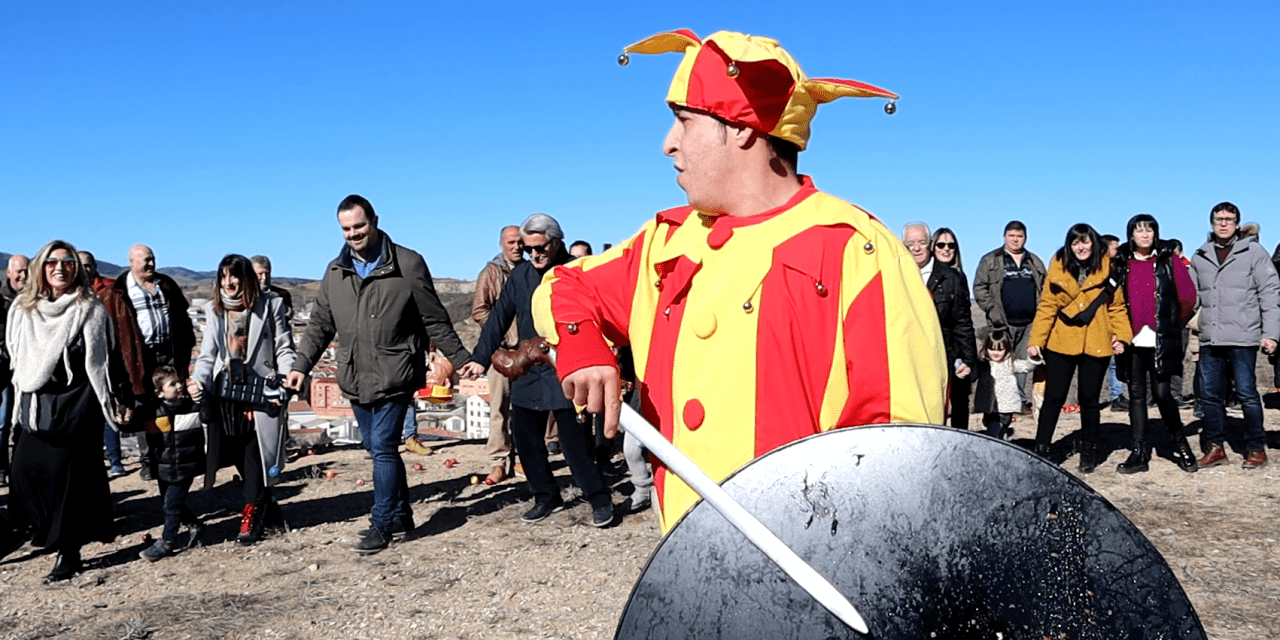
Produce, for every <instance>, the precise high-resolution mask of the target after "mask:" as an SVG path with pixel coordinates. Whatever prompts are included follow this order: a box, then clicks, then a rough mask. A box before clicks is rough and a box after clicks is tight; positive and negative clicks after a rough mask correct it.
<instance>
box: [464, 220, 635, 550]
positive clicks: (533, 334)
mask: <svg viewBox="0 0 1280 640" xmlns="http://www.w3.org/2000/svg"><path fill="white" fill-rule="evenodd" d="M520 235H521V240H522V242H523V244H524V248H525V251H528V252H529V259H528V260H527V261H525V262H523V263H521V264H519V265H516V268H515V269H512V270H511V278H510V279H508V280H507V284H506V285H505V286H504V287H503V289H502V295H500V296H498V300H497V301H496V302H495V303H494V305H493V309H492V311H491V313H490V315H489V319H488V321H486V322H485V325H484V330H483V331H482V332H481V333H480V341H479V342H477V343H476V348H475V351H474V352H472V354H471V362H468V363H467V364H466V365H465V366H463V367H462V369H460V370H459V374H460V375H462V376H463V377H464V378H468V379H471V380H474V379H476V378H477V377H479V376H481V375H483V374H484V372H485V370H486V369H488V368H489V365H490V364H491V362H490V360H491V358H492V356H493V352H494V351H496V350H497V349H498V347H499V346H500V344H501V340H502V338H503V335H504V334H505V333H506V330H507V327H509V326H510V325H511V322H512V321H513V320H514V321H515V323H516V328H517V330H518V331H519V334H520V339H521V340H529V339H532V338H537V337H538V332H537V330H536V329H535V328H534V324H533V309H532V303H533V292H534V290H535V289H537V288H538V284H539V283H541V282H542V276H543V275H544V274H546V273H547V271H550V270H551V268H552V267H557V266H560V265H563V264H567V263H568V262H569V261H570V260H572V256H570V255H569V252H568V251H566V250H565V247H564V232H563V231H561V229H560V224H559V223H558V222H556V220H555V218H552V217H551V216H549V215H546V214H545V213H535V214H533V215H531V216H529V218H528V219H527V220H525V221H524V223H523V224H521V225H520ZM548 414H551V415H554V417H555V420H556V425H557V426H558V427H559V430H560V447H561V450H562V451H563V452H564V459H565V462H568V463H569V470H570V471H571V472H572V473H573V481H574V483H575V484H577V485H578V488H580V489H582V493H583V495H584V496H585V497H586V499H587V502H589V503H590V504H591V524H592V525H593V526H596V527H604V526H607V525H609V524H610V523H612V522H613V498H612V495H611V494H610V492H609V486H608V485H606V484H605V483H604V479H603V478H602V477H601V476H600V469H599V467H598V466H597V465H596V462H595V458H593V457H592V453H591V450H590V448H589V447H588V444H587V443H588V438H587V436H586V433H585V431H584V429H586V428H587V425H589V424H590V423H589V422H579V421H578V414H577V412H576V411H574V406H573V403H572V402H570V401H569V399H568V398H566V397H565V394H564V392H563V390H562V389H561V388H560V380H559V378H557V377H556V370H555V369H554V368H552V367H551V365H547V364H540V365H537V366H535V367H533V368H532V369H531V370H530V371H529V374H528V375H525V376H521V377H519V378H516V379H515V380H512V381H511V435H512V437H513V438H514V439H515V441H516V455H518V456H520V464H521V465H523V466H524V473H525V477H526V478H527V479H528V481H529V490H530V491H531V492H532V493H533V506H532V507H531V508H530V509H529V510H528V511H526V512H525V514H524V515H523V516H522V517H521V520H523V521H525V522H530V523H532V522H538V521H540V520H543V519H544V518H546V517H547V516H549V515H551V514H552V513H555V512H556V511H559V510H561V509H563V508H564V500H563V499H562V498H561V497H560V488H559V486H558V485H557V484H556V480H555V477H554V476H553V475H552V473H551V465H550V463H549V462H548V460H547V446H546V443H545V442H544V441H543V436H544V435H545V433H546V429H545V427H546V424H547V416H548Z"/></svg>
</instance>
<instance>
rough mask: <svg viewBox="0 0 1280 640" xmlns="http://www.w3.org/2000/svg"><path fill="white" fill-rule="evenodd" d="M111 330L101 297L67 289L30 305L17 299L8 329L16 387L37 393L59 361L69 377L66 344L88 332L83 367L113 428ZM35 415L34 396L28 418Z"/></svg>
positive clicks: (10, 315)
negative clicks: (109, 365) (25, 307)
mask: <svg viewBox="0 0 1280 640" xmlns="http://www.w3.org/2000/svg"><path fill="white" fill-rule="evenodd" d="M110 331H111V325H110V323H109V322H108V321H107V315H106V312H105V311H104V310H103V308H102V303H101V302H98V299H97V298H93V297H83V296H80V295H77V294H74V293H71V294H63V295H62V297H60V298H58V299H57V300H40V301H39V302H37V303H36V306H35V308H34V309H32V310H31V311H26V310H23V309H22V308H21V306H20V305H19V304H16V303H15V304H14V305H13V307H12V308H10V309H9V326H8V327H7V331H6V335H5V341H6V342H7V343H8V346H9V353H10V356H11V361H12V363H13V385H14V388H15V389H16V390H17V391H18V393H30V394H34V393H35V392H36V391H39V390H40V388H41V387H43V386H44V385H45V384H47V383H48V382H49V380H50V379H51V378H52V377H53V371H54V367H56V366H58V363H62V365H63V367H65V368H66V371H67V374H68V380H70V377H71V375H70V374H71V371H72V367H71V364H70V361H69V360H68V357H69V356H68V353H67V347H69V346H70V345H71V343H73V342H75V337H76V334H77V333H79V334H80V335H81V336H83V338H84V349H85V363H84V365H85V367H84V368H85V372H86V373H87V374H88V377H89V384H90V385H91V386H92V387H93V391H94V393H95V394H97V396H98V402H99V404H100V405H101V407H102V415H103V416H104V417H105V418H106V419H107V422H108V424H110V425H111V426H112V427H113V428H115V427H116V424H115V416H114V415H113V411H112V410H111V384H110V382H109V381H108V379H107V358H108V357H109V352H110V351H109V350H110V347H111V345H110V343H111V335H110ZM33 399H34V398H33ZM15 405H16V403H15ZM37 415H38V414H37V406H36V403H35V402H32V403H31V414H30V422H29V423H28V424H35V418H36V416H37Z"/></svg>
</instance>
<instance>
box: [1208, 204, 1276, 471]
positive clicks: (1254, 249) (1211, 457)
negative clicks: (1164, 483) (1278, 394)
mask: <svg viewBox="0 0 1280 640" xmlns="http://www.w3.org/2000/svg"><path fill="white" fill-rule="evenodd" d="M1209 222H1210V224H1211V225H1213V233H1212V235H1211V236H1210V239H1209V241H1208V242H1206V243H1205V244H1204V246H1202V247H1200V248H1199V249H1198V250H1196V252H1195V254H1194V255H1192V257H1191V279H1192V280H1193V281H1194V282H1195V283H1196V293H1197V294H1198V295H1199V299H1200V321H1199V322H1200V364H1199V367H1200V376H1201V384H1202V385H1203V387H1204V398H1203V399H1202V407H1203V409H1204V420H1203V422H1202V428H1201V431H1200V448H1201V449H1202V450H1203V451H1204V454H1205V455H1204V457H1203V458H1200V460H1199V465H1200V467H1201V468H1204V467H1216V466H1218V465H1220V464H1225V463H1226V462H1227V453H1226V449H1225V447H1224V446H1223V443H1224V442H1225V441H1226V435H1225V433H1224V427H1225V423H1226V412H1225V410H1224V406H1225V400H1226V390H1227V383H1228V381H1229V380H1233V381H1234V382H1235V387H1236V393H1237V394H1238V395H1239V397H1240V404H1241V406H1242V407H1243V409H1244V426H1245V433H1244V446H1245V459H1244V465H1243V466H1244V468H1245V469H1259V468H1261V467H1264V466H1266V464H1267V433H1266V431H1265V430H1264V429H1263V425H1262V400H1261V398H1260V397H1259V396H1258V384H1257V379H1256V375H1255V371H1254V366H1255V365H1256V364H1257V360H1258V347H1259V346H1261V347H1262V350H1263V351H1265V352H1266V353H1273V352H1274V351H1275V350H1276V339H1277V338H1280V276H1277V275H1276V270H1275V267H1273V266H1272V265H1271V255H1270V254H1269V253H1267V250H1266V249H1263V248H1262V246H1261V245H1259V244H1258V236H1257V226H1256V225H1245V226H1244V227H1241V226H1240V209H1238V208H1237V207H1236V206H1235V205H1234V204H1231V203H1230V202H1222V203H1219V204H1218V205H1216V206H1214V207H1213V209H1212V211H1210V213H1209Z"/></svg>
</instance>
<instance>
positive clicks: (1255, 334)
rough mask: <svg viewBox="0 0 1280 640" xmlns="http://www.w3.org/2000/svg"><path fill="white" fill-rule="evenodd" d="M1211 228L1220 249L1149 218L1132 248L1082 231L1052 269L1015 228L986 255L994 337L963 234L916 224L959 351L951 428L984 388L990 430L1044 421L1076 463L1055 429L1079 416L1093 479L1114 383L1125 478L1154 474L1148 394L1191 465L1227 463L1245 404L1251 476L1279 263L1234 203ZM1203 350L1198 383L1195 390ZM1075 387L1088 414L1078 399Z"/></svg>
mask: <svg viewBox="0 0 1280 640" xmlns="http://www.w3.org/2000/svg"><path fill="white" fill-rule="evenodd" d="M1209 222H1210V229H1211V231H1210V233H1209V237H1208V239H1207V241H1206V242H1205V243H1204V245H1203V246H1201V247H1199V248H1198V249H1197V250H1196V251H1194V252H1193V253H1192V254H1191V255H1190V256H1184V255H1183V251H1182V244H1181V242H1179V241H1178V240H1176V239H1163V238H1161V237H1160V223H1159V221H1158V220H1156V218H1155V217H1153V216H1151V215H1148V214H1138V215H1136V216H1133V218H1131V219H1130V220H1129V222H1128V224H1127V225H1126V229H1125V235H1124V238H1123V239H1121V238H1118V237H1115V236H1104V235H1100V234H1099V233H1098V232H1097V230H1095V229H1094V228H1093V227H1092V226H1090V225H1088V224H1084V223H1080V224H1075V225H1073V226H1071V227H1070V228H1069V229H1068V230H1067V234H1066V238H1065V239H1064V241H1063V244H1062V246H1061V248H1060V249H1058V250H1057V251H1056V252H1054V254H1053V256H1052V258H1051V260H1050V262H1049V265H1048V268H1046V267H1045V264H1044V262H1043V261H1042V260H1041V259H1040V258H1039V257H1038V256H1036V255H1035V254H1034V253H1032V252H1030V251H1029V250H1027V249H1026V248H1025V244H1026V234H1027V229H1026V226H1025V225H1024V224H1023V223H1021V222H1019V221H1017V220H1014V221H1010V222H1009V223H1008V224H1007V225H1006V226H1005V229H1004V243H1003V245H1002V246H1001V247H999V248H997V249H995V250H993V251H991V252H989V253H987V254H986V255H984V256H983V257H982V259H981V261H980V262H979V264H978V268H977V271H976V274H975V277H974V283H973V298H974V300H975V301H976V302H977V304H978V307H979V309H981V311H982V312H983V313H984V314H985V315H986V318H985V319H986V330H985V335H984V336H981V339H979V336H977V335H975V331H974V324H973V319H972V317H971V306H970V301H969V300H970V299H969V294H968V287H967V286H966V284H965V275H964V273H963V268H962V267H961V263H960V247H959V242H958V240H957V239H956V236H955V233H954V232H952V231H951V230H950V229H945V228H944V229H939V230H938V231H937V232H935V233H933V234H932V235H930V233H929V228H928V226H927V225H925V224H924V223H921V222H914V223H910V224H908V225H906V226H905V227H904V228H903V230H902V241H903V243H904V244H905V245H906V247H907V249H908V250H909V251H910V252H911V255H912V257H914V258H915V260H916V264H917V265H919V266H920V272H921V276H922V278H923V279H924V281H925V283H926V286H927V287H928V289H929V291H930V293H931V294H932V295H933V300H934V304H935V306H936V308H937V312H938V319H939V324H940V325H941V328H942V335H943V339H944V342H945V344H946V352H947V361H948V372H949V374H950V387H949V401H950V411H951V425H952V426H955V427H958V428H968V416H969V402H970V389H971V388H976V390H977V392H976V394H975V395H974V397H973V408H974V410H975V411H978V412H981V413H982V414H983V425H984V427H985V430H986V432H987V433H988V434H989V435H992V436H996V437H1006V438H1007V437H1009V436H1010V435H1011V434H1012V429H1011V428H1010V424H1011V422H1012V421H1013V420H1014V419H1015V416H1017V415H1026V416H1031V415H1035V414H1038V415H1037V425H1036V435H1035V441H1034V447H1035V450H1036V451H1037V453H1040V454H1042V455H1044V456H1045V457H1056V458H1065V456H1064V455H1063V452H1061V451H1054V450H1053V447H1052V445H1053V443H1054V441H1053V438H1054V431H1055V428H1056V426H1057V423H1058V419H1059V416H1060V415H1061V413H1062V412H1063V411H1078V412H1079V413H1080V420H1081V429H1080V432H1079V434H1078V436H1077V437H1076V438H1075V439H1074V441H1073V442H1072V443H1071V444H1072V448H1073V449H1074V450H1075V452H1076V453H1078V454H1079V461H1078V463H1079V465H1078V469H1079V471H1080V472H1082V473H1090V472H1092V471H1094V470H1095V469H1096V468H1097V466H1098V464H1100V462H1101V459H1102V458H1105V455H1100V452H1099V450H1098V438H1099V434H1098V429H1099V423H1100V419H1101V416H1100V413H1101V408H1102V406H1103V403H1102V401H1101V391H1102V385H1103V383H1104V381H1107V380H1108V378H1109V376H1115V377H1116V378H1117V379H1116V380H1115V382H1114V383H1113V384H1112V385H1111V396H1112V400H1111V407H1112V409H1113V410H1126V411H1127V412H1128V414H1129V424H1130V427H1131V437H1130V440H1129V449H1130V451H1129V455H1128V457H1127V458H1126V459H1125V460H1124V461H1123V462H1121V463H1120V464H1119V465H1118V466H1117V471H1119V472H1120V473H1125V474H1130V473H1140V472H1144V471H1148V470H1149V468H1150V461H1151V456H1152V441H1153V439H1154V438H1153V435H1152V433H1151V432H1150V430H1149V429H1148V417H1149V416H1148V406H1149V405H1148V399H1149V400H1150V405H1151V406H1154V407H1156V408H1157V409H1158V410H1159V414H1160V418H1161V422H1162V424H1163V427H1164V429H1165V430H1166V432H1167V435H1168V437H1169V440H1170V443H1171V449H1170V455H1169V457H1170V459H1172V460H1173V461H1174V462H1175V463H1176V464H1177V465H1178V466H1179V467H1180V468H1182V470H1184V471H1187V472H1194V471H1196V470H1197V469H1200V468H1205V467H1213V466H1218V465H1221V464H1225V463H1226V462H1227V461H1228V457H1227V453H1226V447H1225V442H1226V434H1225V426H1226V422H1225V415H1226V413H1225V410H1226V406H1227V405H1228V404H1229V403H1230V402H1237V403H1239V405H1240V406H1241V409H1242V417H1243V431H1242V433H1241V436H1242V437H1241V441H1242V442H1243V443H1244V444H1243V451H1242V452H1241V453H1242V454H1243V457H1244V459H1243V462H1242V466H1243V468H1244V469H1258V468H1261V467H1263V466H1265V465H1266V464H1267V453H1266V444H1267V443H1266V433H1265V430H1264V428H1263V415H1262V403H1261V398H1260V396H1259V393H1258V388H1257V376H1256V364H1257V354H1258V351H1259V349H1261V351H1262V352H1263V353H1264V354H1267V355H1270V356H1272V358H1274V357H1275V354H1276V338H1277V337H1280V276H1278V275H1277V272H1278V271H1280V260H1277V261H1275V262H1273V261H1272V260H1271V259H1270V258H1271V256H1269V255H1268V254H1267V252H1266V250H1265V249H1263V248H1262V246H1261V245H1259V244H1258V237H1257V226H1256V225H1241V222H1240V210H1239V209H1238V208H1237V207H1236V206H1235V205H1234V204H1232V203H1230V202H1223V203H1220V204H1218V205H1215V206H1214V207H1213V208H1212V210H1211V213H1210V215H1209ZM1274 255H1275V256H1276V257H1277V258H1280V247H1277V249H1276V253H1275V254H1274ZM940 272H941V273H940ZM979 345H980V346H981V348H977V347H978V346H979ZM1188 349H1190V350H1191V356H1192V359H1193V361H1194V362H1195V373H1194V377H1193V385H1192V387H1193V388H1192V390H1191V393H1189V394H1184V393H1183V391H1184V389H1183V384H1184V383H1183V377H1182V373H1183V362H1184V360H1185V359H1186V356H1187V353H1188ZM1273 362H1274V360H1273ZM1037 375H1038V376H1040V377H1041V378H1042V381H1043V387H1042V389H1043V391H1042V394H1043V397H1042V402H1041V403H1039V406H1038V409H1039V410H1038V411H1034V410H1033V409H1034V407H1033V405H1034V404H1036V403H1035V402H1033V400H1035V399H1036V394H1035V388H1036V387H1035V385H1034V384H1028V382H1030V381H1031V377H1033V376H1037ZM1073 381H1074V382H1075V389H1076V396H1077V398H1078V404H1075V405H1067V404H1066V401H1067V398H1068V394H1069V392H1070V389H1071V387H1072V382H1073ZM1126 391H1127V393H1126ZM1187 405H1194V406H1195V412H1196V416H1197V417H1200V418H1201V420H1199V427H1200V428H1199V431H1200V448H1201V453H1202V455H1201V456H1199V457H1197V456H1196V454H1195V453H1194V452H1193V450H1192V447H1191V445H1190V443H1189V442H1188V440H1187V436H1188V435H1189V433H1191V430H1190V429H1188V426H1189V425H1187V424H1184V422H1183V420H1182V416H1181V414H1180V412H1179V409H1180V407H1182V406H1187Z"/></svg>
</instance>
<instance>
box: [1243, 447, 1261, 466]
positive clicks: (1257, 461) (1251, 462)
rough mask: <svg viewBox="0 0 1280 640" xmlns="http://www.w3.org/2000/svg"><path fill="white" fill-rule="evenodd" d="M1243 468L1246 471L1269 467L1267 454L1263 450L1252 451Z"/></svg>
mask: <svg viewBox="0 0 1280 640" xmlns="http://www.w3.org/2000/svg"><path fill="white" fill-rule="evenodd" d="M1242 466H1243V467H1244V468H1245V469H1261V468H1263V467H1265V466H1267V452H1266V451H1261V450H1259V451H1250V452H1249V455H1248V456H1246V457H1245V459H1244V465H1242Z"/></svg>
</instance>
